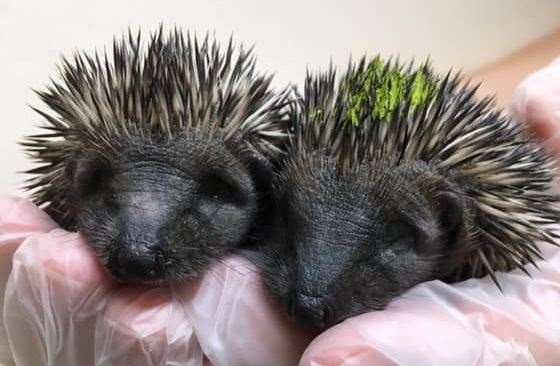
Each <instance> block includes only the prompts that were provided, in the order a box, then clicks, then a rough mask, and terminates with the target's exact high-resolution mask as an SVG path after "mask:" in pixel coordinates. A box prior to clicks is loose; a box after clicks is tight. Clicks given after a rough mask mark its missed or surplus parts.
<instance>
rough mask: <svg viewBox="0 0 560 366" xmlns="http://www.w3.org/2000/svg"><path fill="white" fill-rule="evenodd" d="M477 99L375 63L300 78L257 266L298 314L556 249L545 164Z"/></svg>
mask: <svg viewBox="0 0 560 366" xmlns="http://www.w3.org/2000/svg"><path fill="white" fill-rule="evenodd" d="M475 91H476V88H475V87H471V86H469V85H467V83H466V82H463V81H462V77H461V76H460V75H459V74H453V73H449V74H447V75H445V76H439V75H436V74H435V73H434V72H433V71H432V69H431V67H430V66H429V64H428V63H425V64H423V65H420V66H414V65H413V64H410V65H402V64H399V63H398V62H393V61H385V60H383V59H381V58H380V57H376V58H374V59H372V60H371V59H370V61H367V60H366V59H365V58H364V59H362V60H361V61H360V62H358V63H351V65H350V67H349V69H348V71H347V72H346V73H345V74H344V75H343V76H342V77H341V78H340V80H338V79H337V78H336V77H335V71H334V70H333V69H332V68H331V69H330V70H329V71H328V72H325V73H321V74H318V75H309V74H308V76H307V78H306V81H305V89H304V93H303V95H302V97H301V99H300V102H299V103H298V104H297V105H295V106H294V108H293V110H292V113H291V118H292V120H293V121H294V123H295V127H294V131H293V136H292V139H291V145H290V147H289V150H288V153H287V155H286V159H285V161H284V162H283V163H282V164H281V166H282V168H281V170H280V172H279V174H278V176H277V177H276V178H275V182H274V187H275V188H274V190H275V192H274V195H275V200H276V202H277V203H278V207H277V209H278V217H277V218H276V219H275V224H274V227H273V229H272V234H271V235H272V238H273V239H272V240H271V242H272V244H271V245H270V246H268V247H265V248H262V254H264V256H263V258H264V259H263V258H261V262H260V263H259V264H260V265H261V266H262V268H263V273H264V276H265V282H266V283H267V285H268V288H269V289H270V290H271V292H272V293H273V294H274V295H276V297H278V298H279V299H281V301H283V302H284V303H285V305H286V306H287V308H288V310H289V312H290V313H291V314H292V315H295V316H296V318H298V319H299V320H300V321H301V322H305V323H307V324H308V325H310V326H313V327H317V328H324V327H328V326H330V325H333V324H335V323H337V322H339V321H341V320H343V319H345V318H347V317H350V316H354V315H357V314H360V313H362V312H365V311H368V310H374V309H382V308H383V307H384V306H386V304H387V303H388V302H389V301H390V300H391V299H393V298H395V297H397V296H399V295H401V294H402V293H403V292H404V291H406V290H407V289H409V288H411V287H412V286H414V285H416V284H418V283H420V282H424V281H429V280H433V279H443V280H447V281H456V280H462V279H466V278H470V277H480V276H484V275H487V274H489V275H490V276H492V278H493V279H494V281H495V282H496V283H498V281H497V279H496V276H495V275H494V272H495V271H508V270H511V269H513V268H521V269H522V270H525V269H524V267H523V265H524V264H526V263H534V260H535V258H539V257H540V252H539V249H538V247H537V242H539V241H544V242H548V243H551V244H554V243H555V241H554V240H555V239H556V238H558V237H557V235H556V234H555V233H554V232H553V231H552V228H551V227H550V224H552V223H554V222H558V219H559V217H560V212H559V209H558V208H557V206H555V202H557V201H558V197H557V196H556V195H554V194H553V193H550V188H551V184H552V180H553V166H554V164H553V161H552V160H551V159H550V157H548V156H547V155H546V154H545V152H544V151H543V149H542V148H541V147H540V146H539V145H538V144H537V143H536V141H535V140H534V139H533V137H532V136H531V135H530V134H529V133H528V132H527V131H526V130H525V128H524V127H523V126H521V125H519V124H516V123H514V122H513V121H512V120H511V119H510V118H509V117H506V116H504V115H503V114H502V113H501V112H500V111H498V110H496V109H495V108H494V106H493V102H492V98H485V99H482V100H480V101H479V100H476V98H475V96H474V95H475ZM498 286H499V285H498Z"/></svg>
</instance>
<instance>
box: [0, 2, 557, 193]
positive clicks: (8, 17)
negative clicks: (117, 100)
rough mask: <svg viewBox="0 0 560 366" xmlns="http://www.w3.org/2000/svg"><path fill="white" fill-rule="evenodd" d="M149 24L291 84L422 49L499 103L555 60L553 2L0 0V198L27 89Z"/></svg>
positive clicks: (27, 127)
mask: <svg viewBox="0 0 560 366" xmlns="http://www.w3.org/2000/svg"><path fill="white" fill-rule="evenodd" d="M161 22H163V23H164V24H168V25H180V26H182V27H183V28H185V29H187V28H189V29H193V30H196V31H200V32H205V31H207V30H214V31H215V32H216V35H217V37H218V38H220V39H226V38H227V37H228V36H229V35H230V34H231V33H233V34H234V36H235V39H236V40H238V41H243V42H244V43H247V44H255V47H256V48H255V50H256V53H257V55H258V56H259V60H260V61H259V66H260V68H261V69H264V70H269V71H274V72H275V73H276V76H277V77H276V84H277V85H284V84H286V83H289V82H291V83H297V84H300V83H301V81H302V79H303V75H304V72H305V68H306V67H311V68H313V69H316V68H319V67H324V66H325V65H327V64H328V62H329V60H331V59H332V60H333V61H334V63H335V64H337V65H340V66H344V65H346V63H347V60H348V57H349V55H350V54H353V55H362V54H363V53H364V52H367V53H368V54H375V53H378V52H380V53H382V54H385V55H400V57H401V59H407V58H409V57H412V56H416V57H418V58H425V57H426V56H428V55H430V56H431V58H432V60H433V61H434V63H435V65H436V67H438V68H439V69H442V70H445V69H447V68H448V67H451V66H453V67H456V68H460V69H464V70H465V71H467V72H471V73H473V74H474V75H475V76H476V78H477V79H480V80H484V81H486V87H485V89H484V91H485V92H494V91H496V92H498V96H499V98H500V99H499V100H500V101H501V102H502V103H504V104H507V100H508V98H509V95H510V94H511V89H512V88H513V86H514V85H515V83H517V82H518V81H519V80H520V79H521V78H522V77H523V76H524V75H526V74H527V73H529V72H531V71H532V70H534V69H536V68H538V67H540V66H542V65H544V64H545V63H546V62H548V61H549V60H550V59H551V58H552V57H554V56H555V55H560V32H559V31H558V29H560V0H491V1H489V0H469V1H459V0H422V1H419V0H408V1H407V0H400V1H373V0H369V1H368V0H346V1H342V0H340V1H328V0H310V1H306V0H299V1H294V0H286V1H266V0H235V1H233V0H230V1H226V0H197V1H164V0H160V1H153V0H152V1H132V0H129V1H122V0H121V1H93V0H91V1H70V0H64V1H45V0H37V1H25V0H0V121H1V122H0V126H1V127H0V167H1V170H0V194H4V193H18V191H17V187H18V186H17V184H18V182H21V177H22V176H21V175H20V174H16V171H21V170H24V169H26V168H28V167H29V163H28V160H27V159H26V157H25V156H24V154H23V153H22V152H21V149H20V148H19V147H18V146H17V145H16V141H17V140H18V139H20V138H21V136H23V135H25V134H27V133H30V132H33V131H35V129H34V127H33V126H34V125H37V124H39V123H40V122H41V120H40V118H39V117H38V116H37V115H36V114H35V113H34V112H32V111H31V110H30V109H29V108H28V105H29V104H32V105H38V101H37V99H36V97H35V96H34V95H33V93H32V92H31V88H32V87H33V88H41V87H42V86H43V85H44V84H45V83H46V82H47V81H48V78H49V76H53V75H54V74H55V70H56V68H55V65H56V63H57V61H58V60H59V57H60V55H68V54H70V53H71V52H72V51H73V50H75V49H90V50H91V49H93V48H94V47H97V48H103V46H105V45H109V44H110V42H111V39H112V36H113V35H115V34H119V33H120V32H122V31H124V30H126V28H127V27H128V26H133V27H138V26H142V27H143V28H145V29H154V27H156V26H157V25H159V24H160V23H161ZM555 30H556V31H555ZM543 37H544V38H543Z"/></svg>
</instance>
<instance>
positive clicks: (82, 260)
mask: <svg viewBox="0 0 560 366" xmlns="http://www.w3.org/2000/svg"><path fill="white" fill-rule="evenodd" d="M6 295H7V296H6V304H5V309H4V318H5V322H6V326H7V330H8V336H9V339H10V345H11V348H12V351H13V353H14V359H15V360H16V362H17V364H18V365H40V364H56V365H77V364H80V365H87V364H92V365H124V364H125V363H126V364H142V365H152V364H154V365H159V364H169V365H173V364H176V365H179V364H181V365H189V363H188V362H183V361H184V360H185V357H187V356H189V355H190V354H192V353H193V352H194V353H197V356H196V357H197V358H198V359H199V360H200V359H201V357H202V356H200V354H201V352H200V350H199V347H195V346H197V345H196V344H195V345H193V346H192V351H191V352H190V353H189V352H185V355H186V356H185V355H183V353H182V352H183V351H185V349H186V347H185V345H192V344H193V343H196V342H195V341H193V340H192V332H191V333H189V332H185V333H184V335H183V338H182V339H181V337H179V336H177V334H176V333H171V334H170V335H171V336H174V338H173V337H170V338H168V337H167V336H168V333H167V332H166V331H165V327H166V326H168V325H169V324H170V322H169V319H168V316H169V315H170V314H172V312H171V311H170V310H169V309H170V305H169V303H168V302H167V301H166V300H167V299H169V292H168V291H165V290H162V289H159V290H158V289H147V288H136V289H134V288H132V289H127V288H124V287H119V286H116V285H115V284H114V283H113V282H112V281H111V279H110V278H109V277H108V275H107V274H106V273H105V272H104V270H103V269H102V268H101V267H100V265H99V264H98V261H97V259H96V258H95V256H94V255H93V253H92V252H91V250H90V249H89V247H88V246H87V245H86V244H85V242H84V241H83V239H82V238H81V237H80V236H79V235H78V234H72V233H67V232H64V231H62V230H54V231H52V232H50V233H48V234H42V235H38V236H34V237H32V238H30V239H28V240H26V241H25V243H24V244H22V246H21V247H20V248H19V249H18V251H17V252H16V254H15V256H14V269H13V271H12V275H11V277H10V281H9V284H8V288H7V292H6ZM175 308H177V307H175ZM173 315H174V316H176V318H175V320H177V317H179V316H180V315H178V314H177V312H175V313H173ZM150 316H151V317H153V319H149V317H150ZM150 322H151V323H150ZM179 323H180V322H179V321H177V324H179ZM182 324H183V326H184V324H185V322H183V323H182ZM158 327H159V328H158ZM170 339H171V340H173V342H170ZM182 340H184V342H182ZM178 348H180V351H179V350H178ZM187 348H188V347H187ZM179 356H180V359H179V360H178V361H176V360H174V357H179ZM166 362H167V363H166ZM192 364H193V365H194V364H197V365H199V364H201V362H198V363H192Z"/></svg>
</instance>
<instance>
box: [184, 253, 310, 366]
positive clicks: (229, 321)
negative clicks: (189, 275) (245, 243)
mask: <svg viewBox="0 0 560 366" xmlns="http://www.w3.org/2000/svg"><path fill="white" fill-rule="evenodd" d="M174 295H175V296H177V297H178V298H179V299H180V301H181V302H182V303H183V306H184V308H185V311H186V312H187V314H188V315H189V317H190V318H191V320H192V322H193V325H194V327H195V332H196V334H197V336H198V339H199V342H200V344H201V347H202V349H203V350H204V353H205V354H206V355H207V357H208V358H209V359H210V360H211V361H212V363H213V364H214V365H215V366H219V365H220V366H221V365H228V366H236V365H246V366H250V365H271V366H274V365H290V366H291V365H296V364H297V362H298V360H299V357H300V355H301V353H302V352H303V350H304V348H305V346H306V345H307V344H308V343H309V341H310V339H311V338H310V335H309V334H307V333H305V332H304V331H302V330H301V329H299V328H297V327H296V326H295V324H294V323H293V322H292V321H290V319H288V318H287V317H286V316H285V315H284V314H283V312H282V311H280V310H279V309H280V307H279V306H278V305H277V304H275V303H274V302H273V301H271V299H269V298H268V297H267V294H266V292H265V291H264V289H263V286H262V283H261V280H260V278H259V275H258V273H257V270H256V268H255V267H254V266H253V265H252V264H250V263H249V262H248V261H246V260H244V259H242V258H240V257H232V258H227V259H226V260H224V261H222V262H221V263H219V264H217V265H215V266H214V267H213V268H211V270H210V271H209V272H208V273H206V275H204V276H203V278H202V279H201V281H200V282H197V283H196V284H195V283H192V282H190V283H186V284H184V285H182V286H179V287H177V288H174Z"/></svg>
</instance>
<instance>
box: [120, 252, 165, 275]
mask: <svg viewBox="0 0 560 366" xmlns="http://www.w3.org/2000/svg"><path fill="white" fill-rule="evenodd" d="M109 268H110V270H111V272H112V273H113V275H114V276H115V277H116V278H117V279H119V280H121V281H124V282H145V281H152V280H156V279H159V278H160V277H161V275H162V268H161V265H159V261H158V254H157V252H156V251H155V250H152V249H149V248H139V247H133V248H131V247H127V248H122V249H121V250H120V251H119V252H118V253H117V254H116V256H115V260H114V264H112V265H110V266H109Z"/></svg>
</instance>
